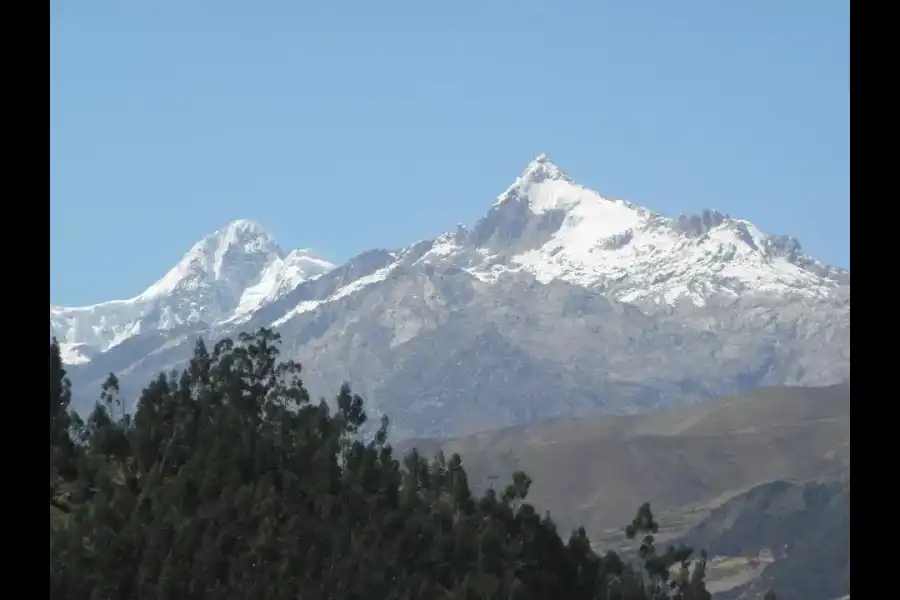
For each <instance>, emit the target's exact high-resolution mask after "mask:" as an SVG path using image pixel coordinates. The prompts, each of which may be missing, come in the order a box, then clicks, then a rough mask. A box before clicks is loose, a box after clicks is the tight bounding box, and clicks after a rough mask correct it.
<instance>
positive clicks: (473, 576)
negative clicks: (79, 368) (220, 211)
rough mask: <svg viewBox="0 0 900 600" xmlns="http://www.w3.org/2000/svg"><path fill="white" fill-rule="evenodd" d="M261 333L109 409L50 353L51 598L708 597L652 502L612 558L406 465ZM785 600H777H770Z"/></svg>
mask: <svg viewBox="0 0 900 600" xmlns="http://www.w3.org/2000/svg"><path fill="white" fill-rule="evenodd" d="M278 348H279V336H278V334H277V333H274V332H272V331H271V330H266V329H262V330H260V331H259V332H257V333H256V334H253V335H250V334H243V335H241V336H240V337H239V338H238V340H237V341H232V340H223V341H220V342H219V343H217V344H216V345H215V347H214V348H213V349H212V351H209V350H208V349H207V348H206V347H205V346H204V345H203V343H202V342H201V343H199V344H198V345H197V347H196V349H195V352H194V355H193V358H192V360H191V361H190V363H189V365H188V366H187V368H185V369H184V370H183V371H182V372H180V373H177V372H176V373H171V374H168V375H165V374H161V375H160V376H159V377H158V378H157V379H155V380H154V381H151V382H150V383H149V384H148V385H147V386H146V388H145V389H144V391H143V393H142V394H141V396H140V398H139V399H138V401H137V404H136V409H135V410H134V411H133V413H134V414H133V415H132V414H130V413H131V412H132V411H128V410H126V406H127V404H129V403H131V402H133V399H126V398H122V397H121V395H120V394H119V387H118V381H117V379H116V378H115V376H114V375H110V377H109V379H108V380H107V382H106V384H104V386H103V389H102V391H101V393H100V400H99V402H98V403H97V405H96V407H95V408H94V410H93V412H92V413H91V414H90V415H89V416H88V417H87V419H86V420H82V419H81V418H80V417H79V416H78V415H77V414H75V413H74V412H73V411H71V410H70V409H69V401H70V399H71V386H70V384H69V382H68V380H67V379H66V374H65V369H64V367H63V365H62V362H61V359H60V354H59V348H58V346H57V345H56V343H55V341H54V342H53V343H51V345H50V420H49V426H50V521H51V529H50V597H51V598H58V599H63V598H67V599H68V598H71V599H73V600H76V599H84V600H100V599H118V598H154V599H160V600H175V599H182V598H192V599H197V600H200V599H210V600H212V599H222V600H224V599H232V598H234V599H238V598H240V599H259V600H262V599H285V600H286V599H296V598H302V599H304V600H314V599H321V600H326V599H328V600H337V599H359V600H363V599H380V598H384V599H397V600H400V599H414V598H415V599H447V600H449V599H472V600H475V599H494V598H496V599H501V598H502V599H509V600H513V599H516V600H526V599H535V600H537V599H540V600H544V599H547V598H567V599H573V600H577V599H584V600H595V599H596V600H600V599H603V600H613V599H616V600H651V599H652V600H656V599H661V598H677V599H681V600H699V599H708V598H710V594H709V593H708V592H707V591H706V587H705V583H704V577H705V557H704V556H703V554H702V553H701V554H699V555H695V554H694V553H693V552H692V551H691V549H689V548H684V547H679V548H674V547H667V548H664V549H658V548H656V547H655V546H654V534H655V533H656V531H657V528H658V525H657V523H656V522H655V521H654V518H653V515H652V513H651V510H650V506H649V505H647V504H645V505H643V506H640V507H637V511H636V515H635V518H634V521H633V522H632V523H630V524H627V526H626V527H624V531H623V542H624V540H625V538H629V539H631V540H632V541H631V542H629V547H630V548H633V550H634V551H629V552H627V553H621V554H617V553H615V552H611V551H610V552H604V553H598V552H597V551H595V550H594V549H592V546H591V543H590V541H589V539H588V537H587V535H586V534H585V531H584V529H583V528H579V529H577V530H576V531H574V532H572V533H571V534H567V533H566V534H563V532H559V531H557V529H556V527H555V526H554V523H553V521H552V519H551V517H550V515H546V514H538V512H537V511H536V510H535V508H534V507H532V506H531V505H530V504H528V502H527V501H526V500H527V494H528V489H529V485H530V483H531V480H530V479H529V477H528V475H527V474H525V473H524V472H517V473H515V474H514V476H513V477H512V481H511V482H509V484H508V485H506V486H505V487H501V488H499V489H491V490H488V491H487V492H486V493H485V494H484V495H482V496H481V497H476V496H475V495H474V494H473V493H472V491H471V490H470V488H469V485H468V481H467V477H466V471H465V469H464V467H463V465H462V463H461V460H460V458H459V456H458V455H453V456H450V457H445V456H443V455H438V456H437V457H436V458H433V459H431V460H426V459H424V458H423V457H422V456H421V455H420V454H419V453H417V452H416V451H412V452H410V453H409V454H407V455H406V456H404V457H397V456H395V455H394V452H393V451H392V448H391V446H390V444H388V443H387V434H388V423H387V419H384V420H382V422H381V423H380V427H378V428H377V431H376V432H375V433H374V435H368V436H364V435H363V433H362V431H363V429H364V426H365V425H366V412H365V410H364V405H363V400H362V399H361V398H360V397H359V396H357V395H354V394H353V393H352V392H351V390H350V388H349V387H348V386H346V385H345V386H344V387H342V389H341V390H340V393H339V394H338V396H337V398H336V401H334V402H332V403H330V405H329V403H327V402H325V401H324V400H321V401H318V402H313V401H311V399H310V396H309V394H308V392H307V390H306V389H305V388H304V386H303V383H302V381H301V368H300V365H299V364H297V363H295V362H292V361H279V359H278V356H279V351H278ZM769 597H773V596H772V595H771V594H770V595H769Z"/></svg>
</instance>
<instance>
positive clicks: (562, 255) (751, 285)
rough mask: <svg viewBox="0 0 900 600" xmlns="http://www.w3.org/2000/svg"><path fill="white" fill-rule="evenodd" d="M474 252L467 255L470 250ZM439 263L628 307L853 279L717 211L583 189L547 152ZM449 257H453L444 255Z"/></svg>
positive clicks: (455, 237)
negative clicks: (660, 208) (666, 212)
mask: <svg viewBox="0 0 900 600" xmlns="http://www.w3.org/2000/svg"><path fill="white" fill-rule="evenodd" d="M470 248H472V249H476V250H477V252H476V253H474V254H473V253H467V252H466V250H467V249H470ZM432 256H434V257H441V258H442V259H444V260H446V259H447V258H449V260H451V261H458V260H459V259H460V258H463V260H465V259H466V258H469V259H470V261H469V262H468V264H467V269H468V270H469V271H470V272H471V273H472V274H473V275H475V276H477V277H479V278H480V279H483V280H491V279H492V278H494V277H496V276H498V275H499V274H502V273H504V272H508V271H510V270H524V271H526V272H529V273H531V274H533V275H534V276H535V277H536V278H537V279H538V281H541V282H542V283H546V282H549V281H551V280H554V279H560V280H562V281H567V282H569V283H572V284H575V285H579V286H584V287H589V288H600V289H602V290H604V291H605V292H606V293H608V294H610V295H611V296H613V297H615V298H617V299H619V300H621V301H623V302H633V301H636V300H650V301H652V302H655V303H666V304H671V303H673V302H675V301H677V300H679V299H681V298H686V299H688V300H690V301H691V302H693V303H694V304H697V305H703V304H704V303H705V302H706V300H707V299H708V298H709V296H710V295H713V294H724V295H731V296H736V295H740V294H747V293H773V294H789V293H790V294H800V295H803V296H810V297H824V296H827V295H829V294H830V293H832V292H833V290H834V288H835V287H838V286H840V285H841V284H842V283H846V282H847V281H848V277H849V275H848V274H847V273H846V272H842V271H840V270H838V269H832V268H829V267H827V266H825V265H822V264H821V263H819V262H817V261H815V260H814V259H812V258H810V257H808V256H806V255H804V254H803V253H802V252H801V250H800V244H799V242H798V241H797V240H795V239H793V238H789V237H784V236H778V237H774V236H767V235H765V234H763V233H762V232H761V231H760V230H759V229H758V228H757V227H756V226H755V225H753V224H752V223H750V222H747V221H742V220H739V219H733V218H731V217H729V216H727V215H723V214H721V213H719V212H716V211H712V210H705V211H703V212H702V213H701V214H700V215H692V216H681V217H679V218H674V219H673V218H668V217H664V216H662V215H660V214H659V213H655V212H651V211H650V210H648V209H646V208H642V207H640V206H635V205H634V204H631V203H630V202H626V201H624V200H613V199H608V198H604V197H603V196H601V195H600V194H598V193H597V192H595V191H594V190H590V189H587V188H585V187H583V186H581V185H578V184H577V183H575V182H574V181H572V179H570V178H569V177H568V176H567V175H566V174H565V173H563V172H562V171H561V170H560V169H559V167H557V166H556V165H555V164H554V163H553V162H551V161H550V159H549V158H548V157H547V156H546V155H541V156H539V157H538V158H537V159H535V160H534V161H532V163H531V164H529V165H528V167H527V168H526V169H525V170H524V171H523V172H522V174H521V175H519V177H518V178H517V179H516V181H515V183H513V185H512V186H510V187H509V189H507V190H506V191H505V192H504V193H503V194H501V195H500V196H499V197H498V198H497V201H496V203H495V204H494V206H493V208H492V209H491V211H490V213H489V214H488V215H487V216H486V217H485V218H483V219H482V220H481V221H479V222H478V224H477V225H476V226H475V228H474V230H472V231H467V230H460V231H458V232H456V233H454V234H451V235H447V236H444V237H443V238H441V239H440V240H439V242H438V244H436V246H435V248H434V249H433V250H432V251H431V252H430V253H429V256H427V257H426V258H425V259H424V260H429V259H430V258H431V257H432ZM444 257H447V258H444Z"/></svg>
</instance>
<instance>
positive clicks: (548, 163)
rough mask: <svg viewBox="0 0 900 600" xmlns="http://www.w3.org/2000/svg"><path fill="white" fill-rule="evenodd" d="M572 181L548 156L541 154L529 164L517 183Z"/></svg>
mask: <svg viewBox="0 0 900 600" xmlns="http://www.w3.org/2000/svg"><path fill="white" fill-rule="evenodd" d="M547 180H550V181H557V180H564V181H571V179H569V177H568V176H567V175H566V174H565V173H563V172H562V170H561V169H560V168H559V167H558V166H557V165H556V163H554V162H553V161H552V160H550V157H549V156H547V154H545V153H542V154H539V155H538V156H537V157H536V158H535V159H534V160H532V161H531V162H530V163H528V166H527V167H525V170H524V171H522V173H521V174H520V175H519V177H518V179H517V183H520V182H521V183H525V182H528V183H541V182H543V181H547Z"/></svg>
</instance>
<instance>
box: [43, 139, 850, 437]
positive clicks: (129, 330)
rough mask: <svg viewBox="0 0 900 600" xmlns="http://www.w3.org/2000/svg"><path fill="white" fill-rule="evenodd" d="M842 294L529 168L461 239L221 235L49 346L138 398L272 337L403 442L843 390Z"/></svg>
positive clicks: (315, 381)
mask: <svg viewBox="0 0 900 600" xmlns="http://www.w3.org/2000/svg"><path fill="white" fill-rule="evenodd" d="M849 290H850V275H849V272H847V271H845V270H841V269H836V268H833V267H829V266H827V265H823V264H821V263H820V262H818V261H816V260H815V259H813V258H811V257H809V256H807V255H806V254H804V253H803V252H802V250H801V249H800V245H799V243H798V242H797V241H796V240H794V239H793V238H789V237H783V236H782V237H778V236H768V235H765V234H763V233H762V232H760V231H759V229H758V228H756V227H755V226H754V225H753V224H752V223H749V222H746V221H742V220H740V219H736V218H732V217H729V216H727V215H723V214H721V213H718V212H715V211H710V210H707V211H703V212H702V213H701V214H700V215H696V216H681V217H675V218H672V217H666V216H663V215H660V214H658V213H655V212H653V211H650V210H648V209H645V208H642V207H639V206H636V205H634V204H631V203H629V202H626V201H623V200H616V199H609V198H605V197H603V196H602V195H600V194H599V193H597V192H595V191H593V190H590V189H587V188H585V187H583V186H581V185H578V184H577V183H575V182H574V181H573V180H572V179H571V178H570V177H569V176H567V175H566V174H565V173H563V172H562V171H561V170H560V169H559V167H557V166H556V165H555V164H554V163H553V162H552V161H550V160H549V158H548V157H546V156H545V155H542V156H539V157H538V158H537V159H535V160H534V161H532V162H531V163H530V164H529V165H528V166H527V167H526V168H525V170H524V171H523V172H522V173H521V174H520V175H519V177H518V178H516V180H515V181H514V183H513V184H512V185H511V186H510V187H509V188H508V189H507V190H506V191H505V192H504V193H503V194H501V195H500V196H499V197H497V199H496V201H495V202H494V203H493V205H492V206H490V207H489V210H488V212H487V214H486V215H485V216H484V217H483V218H481V219H480V220H479V221H478V222H476V223H475V224H474V225H473V226H472V227H464V226H462V225H459V226H457V227H456V229H455V230H453V231H451V232H449V233H446V234H444V235H442V236H439V237H438V238H436V239H434V240H426V241H422V242H418V243H415V244H412V245H410V246H408V247H405V248H403V249H401V250H371V251H368V252H365V253H363V254H360V255H359V256H357V257H355V258H353V259H351V260H350V261H348V262H347V263H345V264H343V265H340V266H334V265H332V264H331V263H328V262H327V261H325V260H322V259H318V258H315V257H314V256H312V255H310V254H309V253H308V252H306V251H295V252H292V253H284V252H283V251H282V250H281V249H280V248H278V246H277V245H276V244H275V242H274V241H273V240H272V239H271V237H270V236H268V235H267V234H266V233H265V232H264V231H263V230H262V229H261V228H260V227H259V226H258V225H255V224H252V223H249V222H247V221H236V222H235V223H232V224H231V225H229V226H228V227H226V228H225V229H222V230H220V231H218V232H216V233H214V234H213V235H211V236H209V237H207V238H205V239H204V240H201V242H199V243H198V244H196V245H195V246H194V248H192V249H191V251H190V252H189V253H188V255H187V256H186V257H185V259H184V260H182V261H181V262H180V263H179V265H177V266H176V267H175V268H174V269H173V270H172V271H170V272H169V273H168V274H167V275H166V276H165V277H163V279H161V280H160V281H159V282H158V283H156V284H154V285H153V286H151V287H150V288H149V289H148V290H147V291H145V292H144V293H143V294H141V295H139V296H138V297H136V298H133V299H131V300H126V301H118V302H109V303H104V304H100V305H96V306H93V307H82V308H56V307H51V331H52V333H53V334H54V335H56V336H57V338H58V339H59V340H60V341H61V342H63V347H64V349H65V350H67V351H68V353H69V354H68V355H67V356H66V357H64V358H65V359H66V360H67V362H68V363H69V364H78V363H80V364H79V366H77V367H76V368H74V369H72V374H73V378H80V380H81V381H83V382H95V381H97V380H99V379H100V378H102V377H103V376H105V375H106V373H108V372H110V371H115V372H117V373H127V374H129V376H132V377H134V378H135V381H136V383H140V384H143V383H145V381H144V380H145V379H146V378H147V377H149V376H152V375H153V374H154V373H157V372H159V371H161V370H168V369H170V368H172V367H176V366H178V365H179V364H181V363H182V362H183V361H184V360H186V359H187V358H188V357H189V355H190V351H191V348H192V344H193V343H194V340H196V338H197V337H198V336H203V337H205V338H217V337H221V336H233V335H234V334H236V333H237V332H239V331H242V330H250V329H255V328H257V327H272V326H274V327H276V328H278V329H279V330H280V331H281V333H282V335H283V339H284V340H285V351H286V353H287V356H288V357H290V358H297V359H299V360H300V361H301V362H302V363H303V364H304V371H305V373H306V375H305V380H306V381H307V383H308V384H309V385H310V386H311V389H312V390H313V392H314V393H330V391H331V389H336V387H335V386H337V385H339V384H340V383H341V382H342V381H345V380H346V381H350V382H351V383H353V384H354V386H355V387H356V388H357V389H358V391H360V392H362V393H363V394H364V395H365V396H367V397H368V398H369V399H370V401H372V402H371V403H370V406H371V407H374V408H375V410H376V411H377V410H384V411H385V412H388V414H390V415H392V417H395V419H396V417H397V415H398V414H400V415H402V418H401V424H402V425H403V426H404V427H406V430H407V431H408V432H410V433H412V434H417V435H419V434H423V433H436V432H437V433H440V432H448V433H449V432H452V433H460V432H464V431H471V430H474V429H479V428H487V427H489V426H500V425H505V424H509V423H517V422H523V421H529V420H534V419H537V418H543V417H547V416H556V415H561V414H575V413H584V412H591V411H595V410H607V411H613V412H632V411H635V410H643V409H645V408H649V407H653V406H660V405H667V404H671V403H678V402H682V401H692V400H697V399H701V398H705V397H711V396H714V395H717V394H722V393H728V392H733V391H739V390H742V389H747V388H749V387H754V386H757V385H767V384H773V385H774V384H785V383H787V384H794V383H796V384H804V385H815V384H829V383H835V382H839V381H843V380H845V379H846V378H848V377H849V304H850V300H849V296H850V293H849ZM76 352H77V353H78V354H76ZM92 385H93V383H92ZM548 396H555V397H556V398H557V399H556V400H555V401H554V402H548V401H547V397H548ZM487 398H490V401H488V400H487ZM485 402H487V403H486V404H485Z"/></svg>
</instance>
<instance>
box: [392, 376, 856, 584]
mask: <svg viewBox="0 0 900 600" xmlns="http://www.w3.org/2000/svg"><path fill="white" fill-rule="evenodd" d="M411 448H418V449H419V450H420V452H422V453H423V454H425V455H426V456H431V455H434V454H435V453H436V452H437V451H439V450H440V451H443V452H445V453H446V454H447V455H449V454H452V453H459V454H460V455H461V456H462V458H463V463H464V465H465V467H466V471H467V473H468V474H469V477H470V483H471V484H472V485H473V487H475V488H476V489H478V490H484V489H486V488H487V487H490V486H495V485H498V484H503V483H504V482H506V481H509V477H510V476H511V474H512V473H513V472H514V471H516V470H519V469H522V470H525V471H526V472H527V473H528V475H529V476H530V477H531V478H532V480H533V483H532V486H531V489H530V492H529V497H528V501H529V502H532V503H533V504H534V505H535V506H536V507H537V508H538V509H539V510H549V511H550V513H551V515H553V518H554V521H556V523H557V524H558V525H559V528H560V531H569V530H571V529H572V528H574V527H576V526H577V525H579V524H583V525H584V526H585V527H586V529H587V530H588V533H589V535H590V537H591V539H592V541H593V542H594V543H595V545H596V547H597V549H598V550H600V551H603V550H605V549H608V548H616V547H621V545H622V543H623V526H624V524H625V523H628V522H629V521H630V520H631V518H632V516H633V513H634V509H635V507H636V506H638V505H639V504H640V503H642V502H645V501H649V502H650V503H651V505H652V506H653V507H654V512H655V513H658V514H657V517H658V519H657V520H658V521H659V522H660V525H661V527H662V529H661V531H660V535H659V540H660V543H661V544H663V545H664V544H666V543H676V544H677V543H678V542H686V543H688V544H689V545H692V546H693V547H695V548H698V549H699V548H703V549H706V550H707V551H708V552H709V555H710V557H711V560H710V566H709V567H710V568H709V589H710V591H713V592H716V595H715V597H716V598H722V599H723V600H729V599H731V600H738V599H744V598H746V599H755V598H759V597H760V596H761V594H762V592H764V591H765V590H766V589H768V588H773V587H774V588H775V589H776V590H777V591H778V597H779V598H782V597H784V598H787V599H806V598H822V599H823V600H828V599H830V598H837V597H839V596H841V595H843V594H845V593H847V592H848V591H849V552H850V550H849V485H850V484H849V480H850V388H849V386H844V385H839V386H832V387H825V388H799V387H790V388H763V389H758V390H754V391H752V392H747V393H744V394H740V395H737V396H732V397H728V398H722V399H717V400H715V401H712V402H705V403H702V404H697V405H693V406H689V407H683V408H679V409H676V410H669V411H658V412H653V413H649V414H642V415H631V416H606V417H599V418H598V417H593V418H582V419H560V420H556V421H550V422H543V423H538V424H536V425H528V426H517V427H510V428H506V429H502V430H498V431H490V432H484V433H479V434H474V435H470V436H465V437H461V438H454V439H450V440H435V439H422V440H408V441H407V442H406V443H404V444H403V445H402V446H401V448H400V450H401V452H406V451H408V450H410V449H411ZM823 567H824V568H825V569H826V571H827V573H824V572H823V571H822V568H823Z"/></svg>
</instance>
